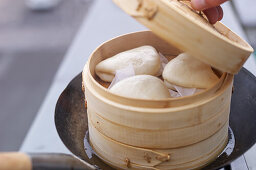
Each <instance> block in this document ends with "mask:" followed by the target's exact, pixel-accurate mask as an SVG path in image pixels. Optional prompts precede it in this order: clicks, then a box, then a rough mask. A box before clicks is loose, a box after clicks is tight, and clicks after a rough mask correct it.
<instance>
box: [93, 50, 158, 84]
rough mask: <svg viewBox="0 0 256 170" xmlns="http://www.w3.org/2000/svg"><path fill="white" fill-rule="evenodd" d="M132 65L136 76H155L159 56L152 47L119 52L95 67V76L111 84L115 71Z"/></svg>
mask: <svg viewBox="0 0 256 170" xmlns="http://www.w3.org/2000/svg"><path fill="white" fill-rule="evenodd" d="M129 65H132V66H133V68H134V71H135V74H136V75H142V74H147V75H153V76H154V75H157V74H158V72H159V70H160V68H161V63H160V56H159V54H158V52H157V51H156V49H155V48H154V47H152V46H141V47H138V48H135V49H131V50H128V51H124V52H121V53H119V54H117V55H115V56H113V57H110V58H108V59H106V60H103V61H101V62H100V63H99V64H98V65H96V69H95V71H96V74H97V75H98V76H99V77H100V79H102V80H104V81H107V82H111V81H112V80H113V78H114V77H115V73H116V70H119V69H123V68H125V67H127V66H129Z"/></svg>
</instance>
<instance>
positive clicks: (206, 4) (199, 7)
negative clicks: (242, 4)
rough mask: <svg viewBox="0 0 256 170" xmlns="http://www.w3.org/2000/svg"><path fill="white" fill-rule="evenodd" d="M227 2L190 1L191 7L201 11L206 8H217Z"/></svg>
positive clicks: (211, 0) (209, 0)
mask: <svg viewBox="0 0 256 170" xmlns="http://www.w3.org/2000/svg"><path fill="white" fill-rule="evenodd" d="M226 1H227V0H191V5H192V7H193V8H194V9H195V10H198V11H202V10H205V9H208V8H213V7H217V6H219V5H220V4H222V3H224V2H226Z"/></svg>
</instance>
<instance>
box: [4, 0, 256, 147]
mask: <svg viewBox="0 0 256 170" xmlns="http://www.w3.org/2000/svg"><path fill="white" fill-rule="evenodd" d="M92 4H93V0H11V1H10V0H0V151H15V150H18V149H19V147H20V145H21V144H22V141H23V139H24V137H25V135H26V133H27V131H28V129H29V127H30V126H31V124H32V122H33V119H34V118H35V116H36V114H37V111H38V109H39V108H40V106H41V104H42V102H43V100H44V97H45V95H46V93H47V91H48V90H49V87H50V85H51V83H52V80H53V77H54V75H55V73H56V71H57V70H58V66H59V64H60V63H61V61H62V59H63V57H64V55H65V53H66V52H67V49H68V48H69V46H70V44H71V43H72V40H73V38H74V37H75V35H76V33H77V32H78V30H79V26H80V25H81V24H82V22H83V20H86V16H87V14H88V13H89V12H90V7H91V6H92ZM232 4H233V9H234V10H235V12H236V15H237V17H238V18H239V21H240V22H241V24H242V26H243V28H244V30H245V31H246V33H247V36H248V38H249V40H250V44H252V46H253V47H254V48H256V10H255V7H256V1H255V0H233V1H232ZM224 13H225V11H224ZM85 48H86V47H85ZM46 127H47V126H46Z"/></svg>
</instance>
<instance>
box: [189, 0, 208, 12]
mask: <svg viewBox="0 0 256 170" xmlns="http://www.w3.org/2000/svg"><path fill="white" fill-rule="evenodd" d="M192 7H193V8H194V9H196V10H204V9H205V8H206V3H205V0H192Z"/></svg>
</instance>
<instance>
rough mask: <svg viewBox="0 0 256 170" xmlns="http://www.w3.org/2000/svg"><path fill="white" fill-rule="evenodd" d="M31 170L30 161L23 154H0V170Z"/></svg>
mask: <svg viewBox="0 0 256 170" xmlns="http://www.w3.org/2000/svg"><path fill="white" fill-rule="evenodd" d="M9 169H15V170H32V161H31V159H30V157H29V156H28V155H27V154H25V153H20V152H3V153H0V170H9Z"/></svg>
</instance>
